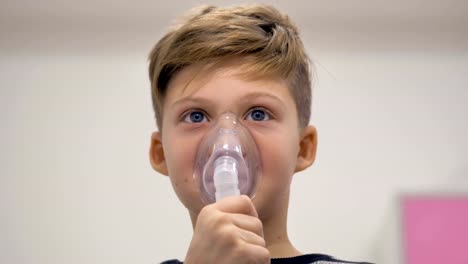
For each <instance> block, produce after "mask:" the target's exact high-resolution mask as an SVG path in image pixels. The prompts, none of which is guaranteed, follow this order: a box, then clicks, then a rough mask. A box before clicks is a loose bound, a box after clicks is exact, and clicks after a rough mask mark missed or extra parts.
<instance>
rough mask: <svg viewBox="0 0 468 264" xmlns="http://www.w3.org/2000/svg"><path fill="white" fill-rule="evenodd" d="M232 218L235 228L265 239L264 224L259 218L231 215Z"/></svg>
mask: <svg viewBox="0 0 468 264" xmlns="http://www.w3.org/2000/svg"><path fill="white" fill-rule="evenodd" d="M230 216H231V219H232V223H233V224H234V225H235V226H237V227H239V228H241V229H244V230H247V231H250V232H254V233H255V234H257V235H259V236H261V237H263V224H262V221H260V219H258V218H257V217H254V216H250V215H244V214H231V215H230Z"/></svg>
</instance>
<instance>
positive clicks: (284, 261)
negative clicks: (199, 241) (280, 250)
mask: <svg viewBox="0 0 468 264" xmlns="http://www.w3.org/2000/svg"><path fill="white" fill-rule="evenodd" d="M182 263H183V262H181V261H179V260H177V259H172V260H167V261H164V262H162V263H161V264H182ZM340 263H341V264H346V263H349V264H370V263H369V262H353V261H344V260H339V259H335V258H333V257H331V256H328V255H323V254H307V255H301V256H297V257H291V258H274V259H271V264H340Z"/></svg>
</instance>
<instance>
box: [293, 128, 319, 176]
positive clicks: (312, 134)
mask: <svg viewBox="0 0 468 264" xmlns="http://www.w3.org/2000/svg"><path fill="white" fill-rule="evenodd" d="M316 153H317V129H315V127H314V126H307V127H306V128H304V129H303V131H302V133H301V136H300V141H299V153H298V154H297V161H296V168H295V170H294V172H299V171H302V170H305V169H306V168H307V167H309V166H310V165H312V164H313V163H314V161H315V154H316Z"/></svg>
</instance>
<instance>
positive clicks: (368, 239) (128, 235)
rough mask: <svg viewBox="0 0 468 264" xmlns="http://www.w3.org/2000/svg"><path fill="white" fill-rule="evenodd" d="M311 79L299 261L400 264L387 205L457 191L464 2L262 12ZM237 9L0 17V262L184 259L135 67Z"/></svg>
mask: <svg viewBox="0 0 468 264" xmlns="http://www.w3.org/2000/svg"><path fill="white" fill-rule="evenodd" d="M259 2H264V3H269V4H272V5H274V6H276V7H277V8H279V9H280V10H281V11H283V12H285V13H287V14H289V16H290V17H291V18H292V19H293V21H295V22H296V24H297V25H298V26H299V27H300V29H301V31H302V38H303V41H304V43H305V45H306V47H307V50H308V52H309V54H310V56H311V58H312V60H313V61H314V63H315V65H316V72H317V73H316V77H317V78H316V83H315V88H314V98H313V106H312V118H311V123H312V124H314V125H315V126H316V127H317V129H318V133H319V145H318V153H317V154H318V156H317V160H316V162H315V164H314V165H313V166H312V167H311V168H310V169H308V170H307V171H305V172H302V173H299V174H297V175H296V176H295V179H294V181H293V186H292V197H291V206H290V217H289V223H288V224H289V232H290V238H291V239H292V241H293V242H294V243H295V245H296V246H297V247H298V248H299V249H300V250H301V251H303V252H310V253H317V252H321V253H326V254H330V255H333V256H336V257H338V258H343V259H349V260H365V261H372V262H377V263H382V264H385V263H388V264H390V263H392V264H394V263H403V255H404V241H402V240H403V239H402V235H401V230H402V228H401V206H400V200H401V197H402V196H404V195H407V194H410V195H412V194H421V193H423V194H437V195H438V194H443V195H458V194H466V193H467V192H468V150H467V149H468V137H467V135H468V122H467V114H468V104H467V102H468V87H467V83H468V26H467V25H468V2H467V1H463V0H460V1H456V0H445V1H441V0H439V1H436V0H426V1H419V0H411V1H403V0H395V1H383V0H382V1H381V0H372V1H371V0H362V1H335V0H331V1H330V0H328V1H305V0H303V1H259ZM239 3H243V2H238V1H204V2H201V1H194V0H190V1H149V0H145V1H110V0H100V1H99V0H97V1H96V0H93V1H91V0H81V1H69V0H65V1H51V0H43V1H27V0H16V1H12V0H6V1H5V0H3V1H1V3H0V118H1V119H0V121H1V131H0V147H1V154H0V213H1V215H0V262H1V263H70V264H72V263H116V264H117V263H159V262H160V261H163V260H165V259H169V258H179V259H183V258H184V256H185V251H186V249H187V246H188V244H189V242H190V239H191V232H192V231H191V224H190V221H189V218H188V214H187V212H186V211H185V209H184V208H183V206H182V205H181V204H180V203H179V201H178V199H177V197H176V196H175V194H174V193H173V192H172V188H171V185H170V183H169V180H168V178H166V177H163V176H161V175H159V174H157V173H156V172H154V171H153V170H152V169H151V167H150V164H149V161H148V154H147V153H148V146H149V142H150V135H151V132H152V131H154V130H155V129H156V125H155V121H154V118H153V112H152V106H151V99H150V84H149V80H148V75H147V65H148V61H147V56H148V53H149V51H150V49H151V48H152V46H153V45H154V44H155V43H156V41H157V40H159V38H161V37H162V36H163V34H164V32H165V31H166V29H167V28H168V27H169V26H170V25H171V24H172V22H173V21H174V19H176V18H177V17H178V16H179V15H181V14H183V13H184V12H186V11H187V10H188V9H189V8H191V7H193V6H196V5H199V4H215V5H221V6H224V5H232V4H239Z"/></svg>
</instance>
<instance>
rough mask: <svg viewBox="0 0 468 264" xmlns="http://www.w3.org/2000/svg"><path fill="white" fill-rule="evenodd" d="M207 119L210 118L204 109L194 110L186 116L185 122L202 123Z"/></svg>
mask: <svg viewBox="0 0 468 264" xmlns="http://www.w3.org/2000/svg"><path fill="white" fill-rule="evenodd" d="M206 121H208V119H207V118H206V116H205V114H204V113H203V112H202V111H192V112H189V113H187V114H186V115H185V116H184V122H187V123H201V122H206Z"/></svg>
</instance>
